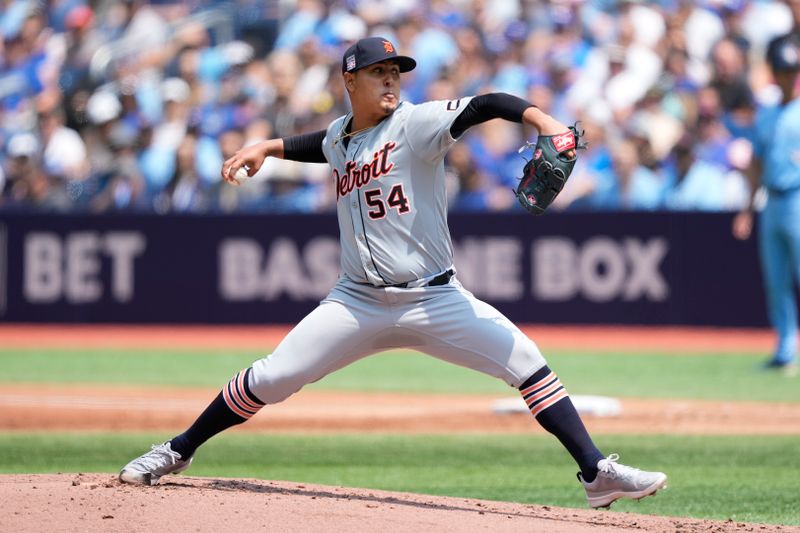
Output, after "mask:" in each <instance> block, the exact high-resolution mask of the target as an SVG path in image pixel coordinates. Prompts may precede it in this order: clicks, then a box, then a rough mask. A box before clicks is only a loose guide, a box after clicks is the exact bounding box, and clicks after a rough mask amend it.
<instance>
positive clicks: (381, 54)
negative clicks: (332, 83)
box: [342, 37, 417, 72]
mask: <svg viewBox="0 0 800 533" xmlns="http://www.w3.org/2000/svg"><path fill="white" fill-rule="evenodd" d="M387 59H393V60H395V61H397V64H398V65H399V66H400V72H408V71H410V70H414V67H416V66H417V62H416V61H414V60H413V59H412V58H410V57H408V56H399V55H397V51H396V50H395V47H394V45H393V44H392V43H391V42H390V41H389V40H388V39H384V38H383V37H367V38H366V39H360V40H359V41H358V42H356V43H355V44H354V45H353V46H351V47H350V48H348V49H347V50H346V51H345V53H344V55H343V56H342V72H355V71H356V70H359V69H362V68H364V67H368V66H369V65H372V64H375V63H380V62H381V61H386V60H387Z"/></svg>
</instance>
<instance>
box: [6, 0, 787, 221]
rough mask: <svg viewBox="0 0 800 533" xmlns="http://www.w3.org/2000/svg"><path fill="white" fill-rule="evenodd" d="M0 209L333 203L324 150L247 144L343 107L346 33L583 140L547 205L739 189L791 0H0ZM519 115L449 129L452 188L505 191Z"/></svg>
mask: <svg viewBox="0 0 800 533" xmlns="http://www.w3.org/2000/svg"><path fill="white" fill-rule="evenodd" d="M0 7H1V8H2V11H0V36H1V37H2V41H1V42H0V148H2V150H1V151H0V169H1V170H0V191H2V194H0V211H6V212H9V211H25V210H28V211H30V210H36V211H43V212H70V211H77V212H112V211H128V212H130V211H135V212H155V213H213V212H218V213H219V212H221V213H230V212H273V213H287V212H301V213H307V212H325V211H331V210H333V209H334V208H335V200H336V198H335V193H334V188H333V185H332V183H333V182H332V181H331V178H330V174H329V169H328V167H327V166H326V165H314V164H301V163H294V162H290V161H283V160H278V159H270V160H268V161H267V163H266V164H265V165H264V167H263V168H262V169H261V170H260V171H259V173H258V174H257V175H256V176H254V177H253V178H252V179H250V180H247V181H246V182H245V183H244V184H243V185H242V186H240V187H233V186H230V185H226V184H224V182H222V181H221V178H220V176H219V171H220V166H221V163H222V161H223V160H224V159H226V158H227V157H229V156H231V155H232V154H233V153H234V152H235V151H236V150H237V149H239V148H240V147H241V146H243V145H246V144H249V143H253V142H257V141H258V140H261V139H264V138H270V137H286V136H290V135H294V134H298V133H308V132H312V131H316V130H319V129H323V128H325V127H326V126H327V124H328V123H329V122H330V121H331V120H333V119H334V118H336V117H338V116H340V115H342V114H344V113H345V112H346V111H347V106H348V103H347V101H346V97H345V94H344V91H343V86H342V80H341V56H342V52H343V51H344V50H345V49H346V48H347V46H349V45H350V44H351V43H352V42H353V41H354V40H356V39H358V38H361V37H365V36H369V35H380V36H383V37H386V38H388V39H390V40H392V41H393V42H394V43H395V44H396V45H397V47H398V52H399V53H401V54H405V55H410V56H412V57H414V58H416V59H417V63H418V67H417V69H416V70H414V71H413V72H410V73H408V74H405V75H404V80H403V94H402V98H403V99H404V100H407V101H411V102H421V101H427V100H438V99H455V98H458V97H460V96H465V95H476V94H482V93H487V92H495V91H503V92H507V93H510V94H513V95H517V96H520V97H523V98H526V99H528V100H529V101H530V102H532V103H534V104H536V105H538V106H540V107H541V108H543V109H544V110H545V111H547V112H548V113H550V114H552V115H553V116H555V117H556V118H558V119H559V120H561V121H562V122H564V123H569V124H571V123H573V122H574V121H580V126H581V128H582V129H583V130H585V132H586V138H587V140H588V141H589V147H588V149H587V150H586V151H585V152H582V153H581V157H580V160H579V163H578V165H577V166H576V169H575V173H574V174H573V176H572V178H571V179H570V181H569V183H568V184H567V187H566V188H565V190H564V191H563V193H562V194H561V196H559V198H558V199H557V202H556V204H555V206H554V208H556V209H564V210H623V209H627V210H656V209H674V210H717V211H719V210H737V209H739V208H740V207H742V205H743V204H744V202H746V201H747V198H748V193H749V189H748V187H749V186H748V184H747V180H746V179H745V177H744V175H743V170H744V169H745V168H746V167H747V165H748V163H749V160H750V155H751V144H750V135H751V134H750V125H751V123H752V120H753V116H754V109H755V107H756V106H757V105H758V104H759V103H767V102H771V101H775V99H776V98H777V97H778V96H777V91H776V88H775V87H774V85H773V84H772V82H771V78H770V75H769V71H768V69H767V68H766V65H765V63H764V60H763V57H764V50H765V47H766V44H767V43H768V41H769V40H770V39H771V38H773V37H775V36H777V35H779V34H782V33H786V32H788V31H790V30H791V29H792V28H793V27H796V24H797V22H796V21H797V20H800V0H784V1H777V0H776V1H773V0H700V1H689V0H660V1H656V2H643V1H635V0H591V1H589V0H587V1H581V0H550V1H546V0H541V1H526V0H450V1H445V0H386V1H379V0H344V1H332V0H324V1H323V0H271V1H270V0H268V1H257V0H238V1H230V2H219V1H202V0H194V1H189V2H169V1H164V0H162V1H158V2H156V1H153V2H143V1H140V0H123V1H119V0H117V1H108V0H97V1H92V2H86V1H85V0H49V1H30V0H0ZM525 139H531V140H532V139H535V132H534V131H529V130H526V129H524V128H523V126H521V125H518V124H514V123H509V122H505V121H502V120H493V121H490V122H487V123H484V124H482V125H480V126H477V127H474V128H472V129H470V130H468V131H467V133H466V134H465V135H464V137H463V138H462V139H461V140H460V142H458V143H456V145H455V146H454V147H453V148H452V149H451V150H450V152H449V154H448V157H447V159H446V165H447V169H448V173H447V175H448V191H449V194H450V199H449V202H450V203H449V205H450V209H451V210H459V211H506V210H514V209H518V206H517V205H516V199H515V198H514V197H513V194H512V192H511V189H512V188H513V187H514V186H515V185H516V183H517V179H518V177H519V174H520V173H521V169H522V166H523V164H524V160H523V156H525V155H528V157H530V154H529V153H528V154H526V153H522V154H520V153H519V151H518V150H519V148H520V145H521V144H522V141H523V140H525Z"/></svg>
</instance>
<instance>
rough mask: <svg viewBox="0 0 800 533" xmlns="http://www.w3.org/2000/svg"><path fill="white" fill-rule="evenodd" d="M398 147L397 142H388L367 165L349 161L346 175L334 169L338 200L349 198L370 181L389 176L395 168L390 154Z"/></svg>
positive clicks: (346, 165)
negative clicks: (353, 192) (390, 159)
mask: <svg viewBox="0 0 800 533" xmlns="http://www.w3.org/2000/svg"><path fill="white" fill-rule="evenodd" d="M396 146H397V143H395V142H392V141H389V142H387V143H386V144H384V145H383V148H381V149H380V150H378V151H377V152H375V153H374V154H373V156H372V161H371V162H369V163H367V164H366V165H361V166H359V165H358V163H356V162H355V161H348V162H347V163H345V165H344V174H341V175H340V174H339V171H338V170H337V169H335V168H334V169H333V179H334V181H335V182H336V194H337V198H342V197H344V196H347V195H348V194H350V192H351V191H352V190H353V189H360V188H361V187H363V186H364V185H366V184H368V183H369V182H370V180H376V179H378V178H380V177H381V176H385V175H386V174H388V173H389V171H390V170H392V168H394V163H391V162H389V152H391V151H392V150H394V148H395V147H396Z"/></svg>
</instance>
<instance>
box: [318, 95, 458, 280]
mask: <svg viewBox="0 0 800 533" xmlns="http://www.w3.org/2000/svg"><path fill="white" fill-rule="evenodd" d="M471 99H472V97H467V98H461V99H460V100H451V101H434V102H427V103H424V104H420V105H414V104H410V103H407V102H403V103H401V104H400V105H399V106H398V107H397V109H396V110H395V112H394V113H393V114H392V115H391V116H390V117H388V118H387V119H385V120H384V121H383V122H381V123H380V124H378V125H377V126H375V127H373V128H370V129H368V130H366V131H363V132H361V133H357V134H355V135H353V136H352V137H351V138H350V143H349V144H348V145H347V146H345V142H344V139H343V138H342V132H343V130H344V128H345V127H346V126H347V124H348V122H349V121H350V119H351V115H350V114H348V115H345V116H344V117H341V118H339V119H338V120H335V121H333V123H332V124H331V125H330V126H329V127H328V131H327V135H326V137H325V140H324V141H323V145H322V149H323V152H324V153H325V157H326V158H327V159H328V163H329V164H330V165H331V168H332V173H333V180H334V183H335V187H336V194H337V214H338V217H339V231H340V241H341V249H342V252H341V253H342V273H343V274H344V275H345V276H347V277H348V278H350V279H352V280H353V281H357V282H360V283H370V284H372V285H376V286H384V285H394V284H397V283H403V282H407V281H411V280H416V279H420V278H425V277H427V276H431V275H435V274H438V273H440V272H443V271H445V270H447V269H448V268H450V267H451V266H452V264H453V244H452V242H451V241H450V231H449V229H448V227H447V193H446V191H445V180H444V164H443V159H444V156H445V153H446V152H447V149H448V148H449V147H450V146H452V144H453V143H455V142H456V141H455V139H453V137H452V136H451V135H450V126H452V124H453V121H454V120H455V119H456V117H458V114H459V113H460V112H461V111H463V110H464V107H465V106H466V105H467V104H469V101H470V100H471Z"/></svg>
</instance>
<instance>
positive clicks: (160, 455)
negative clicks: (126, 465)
mask: <svg viewBox="0 0 800 533" xmlns="http://www.w3.org/2000/svg"><path fill="white" fill-rule="evenodd" d="M165 455H167V456H169V457H170V458H171V459H172V464H175V463H177V462H180V461H181V460H182V459H181V454H179V453H178V452H176V451H173V450H172V449H171V448H169V447H168V446H167V444H166V443H164V444H153V445H152V446H151V447H150V452H148V453H146V454H144V455H143V456H142V457H140V458H139V460H138V461H136V462H137V463H138V464H140V465H142V466H144V467H145V468H146V469H147V471H150V472H151V471H154V470H156V469H158V468H162V467H163V466H164V456H165Z"/></svg>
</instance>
